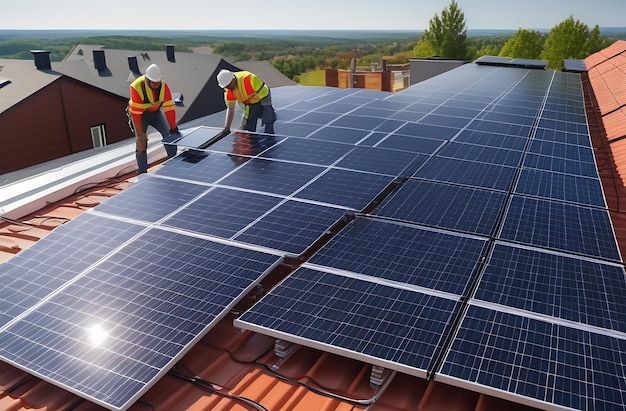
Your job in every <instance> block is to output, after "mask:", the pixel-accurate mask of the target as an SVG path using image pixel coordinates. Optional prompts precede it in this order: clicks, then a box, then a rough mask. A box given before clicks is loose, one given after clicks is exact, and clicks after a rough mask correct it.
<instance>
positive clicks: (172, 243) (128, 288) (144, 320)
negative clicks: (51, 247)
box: [0, 229, 280, 409]
mask: <svg viewBox="0 0 626 411" xmlns="http://www.w3.org/2000/svg"><path fill="white" fill-rule="evenodd" d="M279 261H280V257H277V256H275V255H270V254H264V253H260V252H258V251H251V250H245V249H240V248H235V247H232V246H227V245H223V244H217V243H212V242H210V241H207V240H202V239H199V238H194V237H189V236H184V235H181V234H176V233H171V232H167V231H162V230H154V229H153V230H150V231H149V232H146V233H144V234H142V235H141V236H140V237H139V238H138V239H136V240H134V241H132V242H130V243H128V244H127V245H125V246H124V247H123V248H122V249H121V250H119V251H118V252H116V253H115V254H113V255H111V256H109V257H108V258H107V259H106V260H104V261H102V262H100V263H99V264H98V266H97V267H95V268H94V269H92V270H91V271H89V272H87V273H85V274H84V275H82V276H81V277H79V278H78V279H76V280H75V281H74V282H72V283H71V285H69V286H68V287H66V288H64V289H63V290H61V291H60V292H57V293H56V294H55V295H53V296H51V297H50V298H48V299H47V300H46V301H45V302H44V303H43V304H42V305H41V306H40V307H37V308H36V309H35V310H34V311H32V312H30V313H28V314H27V315H25V316H24V317H23V318H21V319H20V320H19V321H17V322H15V323H13V324H12V325H10V326H9V327H8V328H7V329H5V330H4V331H3V332H1V333H0V341H1V343H0V356H1V357H2V358H3V359H4V360H5V361H8V362H10V363H14V364H17V365H19V366H21V367H24V368H26V369H27V370H28V371H30V372H33V373H35V374H37V375H40V376H41V377H42V378H44V379H47V380H49V381H52V382H53V383H55V384H57V385H61V386H63V387H65V388H68V389H70V390H73V391H78V392H80V393H81V395H83V396H85V397H86V398H88V399H91V400H92V401H94V402H96V403H98V404H101V405H104V406H106V407H107V408H111V409H125V408H127V407H128V406H130V405H131V404H132V403H133V402H134V401H135V400H136V399H137V398H139V396H140V395H141V394H142V393H143V392H145V391H146V390H147V389H148V388H149V387H150V385H151V384H153V383H154V382H155V381H156V379H157V378H158V377H159V376H160V375H163V374H164V373H165V372H166V371H167V368H168V365H170V366H171V365H172V364H173V363H174V361H176V360H177V358H178V357H180V356H182V354H183V353H184V352H185V350H186V348H188V347H189V345H190V344H192V343H193V342H195V341H197V340H198V339H199V338H200V337H201V336H202V335H203V333H204V332H205V331H206V330H207V329H208V327H209V326H210V325H211V324H212V323H213V322H215V321H218V320H219V319H220V318H221V317H222V316H223V315H224V314H225V313H226V312H227V311H228V310H229V309H230V308H231V306H232V305H233V304H234V303H235V301H237V300H238V299H239V298H241V297H242V296H243V295H245V293H246V292H247V291H248V290H250V289H251V288H252V287H253V286H254V285H255V284H256V283H257V282H258V281H260V279H261V278H262V277H263V276H264V274H265V273H266V272H267V271H268V270H269V269H270V268H271V267H273V266H274V265H276V264H277V263H278V262H279ZM94 327H95V329H96V330H97V331H98V332H97V333H95V334H94V332H92V330H94ZM96 337H98V338H96Z"/></svg>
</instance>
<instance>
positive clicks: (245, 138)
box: [206, 127, 283, 162]
mask: <svg viewBox="0 0 626 411" xmlns="http://www.w3.org/2000/svg"><path fill="white" fill-rule="evenodd" d="M281 128H282V127H281ZM282 140H283V137H278V136H274V135H266V134H252V133H247V132H234V133H231V134H230V135H228V136H227V137H224V138H223V139H221V140H219V141H217V142H216V143H213V144H211V145H210V146H208V147H207V148H206V149H207V150H210V151H219V152H222V153H227V154H230V155H231V157H233V158H236V159H239V160H238V161H237V162H241V160H240V159H241V158H244V157H252V156H256V155H258V154H260V153H262V152H263V151H265V150H267V149H268V148H270V147H272V146H273V145H274V144H277V143H279V142H280V141H282Z"/></svg>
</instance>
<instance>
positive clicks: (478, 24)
mask: <svg viewBox="0 0 626 411" xmlns="http://www.w3.org/2000/svg"><path fill="white" fill-rule="evenodd" d="M220 4H224V5H226V6H224V5H222V6H220ZM449 4H450V0H393V1H385V0H356V1H346V0H343V1H342V0H260V1H228V0H220V1H217V0H147V1H132V0H102V1H98V2H85V1H83V0H57V1H50V0H8V1H4V2H3V5H2V7H1V8H0V29H111V30H118V29H172V30H189V29H192V30H196V29H201V30H224V29H237V30H245V29H251V30H258V29H307V30H309V29H347V30H361V29H364V30H393V29H398V30H423V29H425V28H428V21H429V20H430V19H431V18H432V17H433V16H434V15H435V13H437V14H439V15H441V10H443V9H444V8H446V7H447V6H448V5H449ZM457 4H458V5H459V7H460V8H461V10H462V11H463V13H464V14H465V19H466V21H467V28H468V29H512V30H517V29H518V28H520V27H521V28H524V29H550V28H552V27H554V26H555V25H557V24H559V23H560V22H562V21H563V20H565V19H567V18H568V17H569V16H570V15H572V16H574V19H576V20H580V21H581V22H583V23H585V24H586V25H587V26H589V28H592V27H593V26H595V25H596V24H597V25H599V26H600V27H625V26H626V0H457ZM238 5H240V7H239V8H238V7H237V6H238ZM149 10H154V11H152V12H150V11H149Z"/></svg>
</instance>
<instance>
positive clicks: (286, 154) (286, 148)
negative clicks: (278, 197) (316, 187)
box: [261, 138, 354, 166]
mask: <svg viewBox="0 0 626 411" xmlns="http://www.w3.org/2000/svg"><path fill="white" fill-rule="evenodd" d="M353 147H354V146H353V145H351V144H340V143H333V142H330V141H319V140H313V139H308V138H307V139H299V138H288V139H286V140H285V141H283V142H281V143H280V144H277V145H276V146H274V147H272V148H271V149H270V150H268V151H266V152H265V153H263V154H262V155H261V156H262V157H265V158H270V159H277V160H285V161H296V162H300V163H309V164H317V165H322V166H328V165H331V164H332V163H334V162H335V161H337V160H339V159H340V158H341V157H343V156H344V155H345V154H346V153H347V152H348V151H350V150H352V148H353Z"/></svg>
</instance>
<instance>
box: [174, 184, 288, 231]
mask: <svg viewBox="0 0 626 411" xmlns="http://www.w3.org/2000/svg"><path fill="white" fill-rule="evenodd" d="M281 200H282V199H281V198H280V197H273V196H268V195H264V194H258V193H250V192H246V191H239V190H228V189H224V188H215V189H213V190H211V191H209V192H208V193H206V194H205V195H203V196H202V197H200V198H198V200H197V201H194V202H193V203H191V204H189V205H187V206H186V207H185V208H184V209H182V210H180V211H178V212H177V213H175V214H173V215H172V216H171V217H169V218H168V219H166V220H165V221H163V224H164V225H168V226H172V227H178V228H182V229H183V230H187V231H192V232H196V233H202V234H207V235H212V236H216V237H222V238H230V237H232V236H234V235H235V234H237V233H238V232H239V231H240V230H243V229H244V228H245V227H247V226H248V225H249V224H252V223H253V222H254V221H256V220H257V219H258V218H260V217H261V216H262V215H263V214H265V213H266V212H268V211H269V210H271V209H272V208H274V207H276V206H277V205H278V203H280V202H281Z"/></svg>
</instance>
